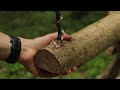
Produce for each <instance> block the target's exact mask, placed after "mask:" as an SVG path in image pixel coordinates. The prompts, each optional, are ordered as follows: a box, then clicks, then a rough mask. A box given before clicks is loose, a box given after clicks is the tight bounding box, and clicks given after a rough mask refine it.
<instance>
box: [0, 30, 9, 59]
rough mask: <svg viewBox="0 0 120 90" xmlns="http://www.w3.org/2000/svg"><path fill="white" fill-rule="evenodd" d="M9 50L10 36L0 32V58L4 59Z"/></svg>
mask: <svg viewBox="0 0 120 90" xmlns="http://www.w3.org/2000/svg"><path fill="white" fill-rule="evenodd" d="M10 52H11V43H10V37H9V36H8V35H6V34H3V33H1V32H0V60H4V59H6V58H7V57H8V56H9V54H10Z"/></svg>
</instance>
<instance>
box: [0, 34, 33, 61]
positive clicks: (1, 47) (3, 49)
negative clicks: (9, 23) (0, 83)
mask: <svg viewBox="0 0 120 90" xmlns="http://www.w3.org/2000/svg"><path fill="white" fill-rule="evenodd" d="M18 38H19V39H20V41H21V53H20V56H19V59H21V57H23V56H24V53H25V52H26V51H27V50H28V48H29V45H30V43H29V42H30V41H31V40H30V39H24V38H21V37H18ZM11 46H12V44H11V43H10V37H9V36H8V35H6V34H3V33H1V32H0V60H5V59H7V58H8V57H9V55H10V53H11Z"/></svg>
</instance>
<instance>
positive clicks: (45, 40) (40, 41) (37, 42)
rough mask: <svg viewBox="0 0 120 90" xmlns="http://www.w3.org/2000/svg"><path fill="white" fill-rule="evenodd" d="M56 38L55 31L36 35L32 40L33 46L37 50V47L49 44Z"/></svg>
mask: <svg viewBox="0 0 120 90" xmlns="http://www.w3.org/2000/svg"><path fill="white" fill-rule="evenodd" d="M56 38H57V33H51V34H47V35H45V36H42V37H38V38H36V39H34V40H33V46H34V48H35V49H37V50H39V49H41V48H43V47H45V46H47V45H49V44H50V43H51V42H52V41H53V40H55V39H56Z"/></svg>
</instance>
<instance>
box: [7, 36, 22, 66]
mask: <svg viewBox="0 0 120 90" xmlns="http://www.w3.org/2000/svg"><path fill="white" fill-rule="evenodd" d="M10 38H11V40H10V43H11V44H12V46H11V53H10V55H9V57H8V58H7V59H6V60H5V61H6V62H7V63H10V64H15V63H16V62H17V60H18V58H19V56H20V52H21V41H20V39H19V38H17V37H10Z"/></svg>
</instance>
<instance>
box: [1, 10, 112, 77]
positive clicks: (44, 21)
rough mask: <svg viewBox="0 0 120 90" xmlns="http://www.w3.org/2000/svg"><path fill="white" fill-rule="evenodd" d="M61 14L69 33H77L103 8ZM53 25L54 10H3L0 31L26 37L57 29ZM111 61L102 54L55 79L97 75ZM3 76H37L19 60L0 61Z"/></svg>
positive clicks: (100, 16)
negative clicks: (16, 61) (11, 62)
mask: <svg viewBox="0 0 120 90" xmlns="http://www.w3.org/2000/svg"><path fill="white" fill-rule="evenodd" d="M62 14H63V16H64V19H63V21H62V22H61V23H62V26H63V27H64V30H65V32H66V33H68V34H72V33H74V32H77V31H78V30H80V29H82V28H84V27H86V26H87V25H89V24H92V23H94V22H95V21H97V20H99V19H101V18H102V17H103V16H104V12H103V11H89V12H88V13H83V12H82V11H77V12H75V11H62ZM83 14H84V15H83ZM79 15H80V16H79ZM54 24H55V13H54V12H52V11H40V12H39V11H36V12H35V11H34V12H32V11H26V12H24V11H21V12H15V11H11V12H10V11H9V12H8V11H1V12H0V32H3V33H6V34H8V35H12V36H19V37H24V38H35V37H39V36H43V35H45V34H48V33H51V32H55V31H56V30H55V26H54ZM110 61H111V58H110V57H108V56H106V55H105V54H101V55H99V56H97V57H96V58H94V60H92V61H90V62H89V63H87V64H86V65H84V66H82V67H81V68H80V69H78V70H77V71H75V72H73V73H72V74H69V75H66V76H60V77H56V78H54V79H58V78H59V79H64V78H66V79H70V78H72V79H77V78H80V79H83V78H88V79H89V78H95V77H96V75H98V74H100V73H101V72H102V71H103V70H104V69H105V68H106V67H107V65H108V64H109V63H110ZM0 78H9V79H16V78H19V79H25V78H26V79H31V78H34V79H36V77H34V76H33V75H31V74H30V73H29V72H27V71H26V70H25V68H24V67H23V66H22V65H20V64H18V63H17V64H15V65H9V64H7V63H5V62H2V61H0Z"/></svg>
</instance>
